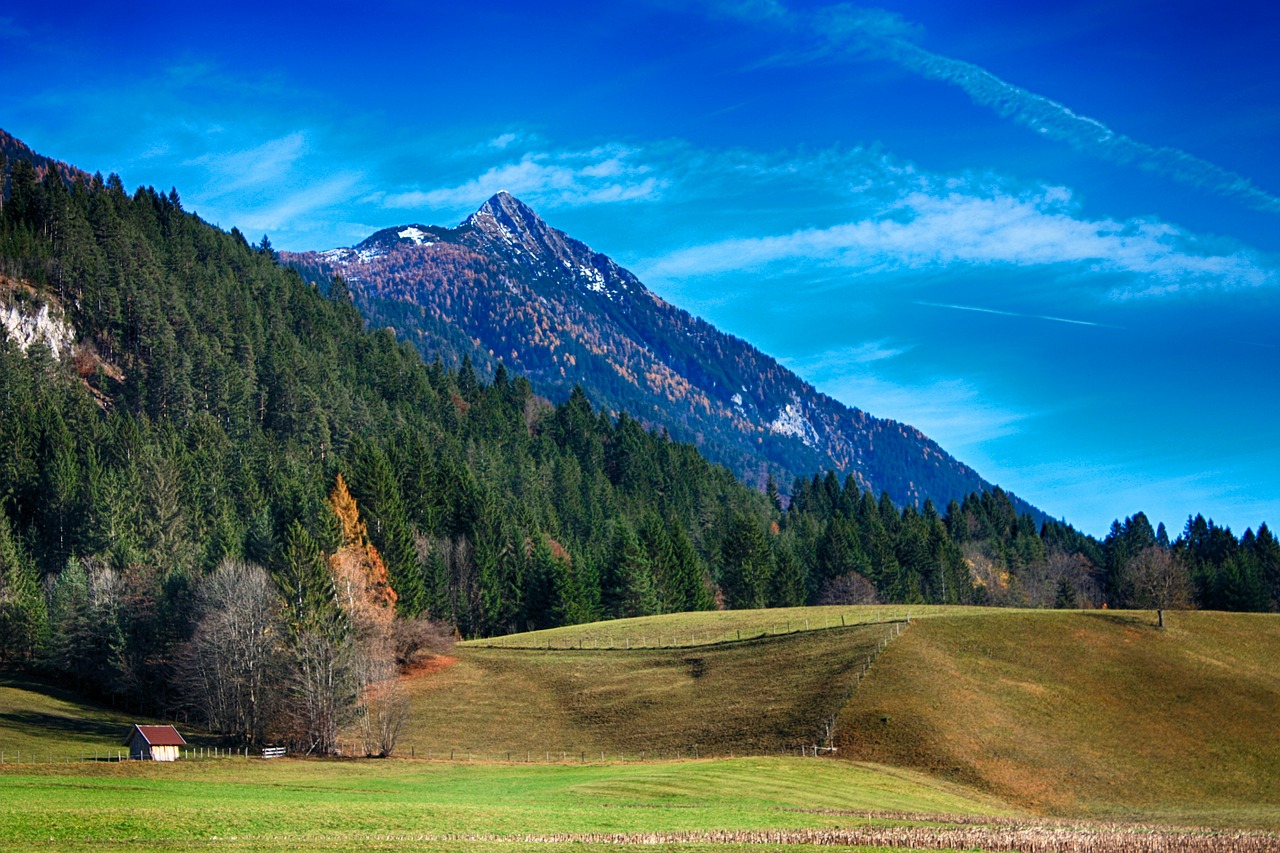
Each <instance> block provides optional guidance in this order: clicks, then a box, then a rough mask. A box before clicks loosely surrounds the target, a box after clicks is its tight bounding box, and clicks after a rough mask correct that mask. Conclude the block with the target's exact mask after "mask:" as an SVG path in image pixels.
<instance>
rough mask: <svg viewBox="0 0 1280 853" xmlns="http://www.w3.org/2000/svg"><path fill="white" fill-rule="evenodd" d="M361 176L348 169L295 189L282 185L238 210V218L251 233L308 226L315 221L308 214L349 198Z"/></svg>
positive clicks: (241, 225) (299, 228)
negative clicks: (262, 200)
mask: <svg viewBox="0 0 1280 853" xmlns="http://www.w3.org/2000/svg"><path fill="white" fill-rule="evenodd" d="M361 180H362V178H361V176H360V175H358V174H354V173H347V174H340V175H335V176H333V177H330V178H328V179H326V180H323V181H320V182H318V183H308V184H307V185H306V186H304V187H302V188H300V189H296V190H295V189H289V188H287V187H282V188H280V190H279V192H278V194H277V195H275V196H273V197H272V198H270V199H268V200H267V201H266V202H265V203H263V204H262V205H260V206H256V207H246V208H241V209H240V210H239V211H238V212H237V222H238V223H239V224H240V227H241V228H249V229H251V232H252V233H256V232H258V231H276V230H278V229H282V228H288V229H293V230H297V231H305V230H308V229H309V228H311V227H314V225H315V223H311V222H308V221H307V220H308V219H309V218H311V217H312V216H314V215H315V214H316V213H317V212H319V211H328V210H329V209H330V208H331V207H333V206H334V205H335V204H338V203H340V202H342V201H343V200H345V199H349V198H350V197H351V195H352V192H353V190H354V189H355V188H356V187H357V186H358V185H359V184H360V182H361Z"/></svg>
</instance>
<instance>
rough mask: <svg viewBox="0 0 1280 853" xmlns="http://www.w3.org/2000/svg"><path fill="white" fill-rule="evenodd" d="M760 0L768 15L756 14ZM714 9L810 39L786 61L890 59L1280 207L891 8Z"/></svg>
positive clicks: (1032, 117)
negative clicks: (929, 32) (1012, 78)
mask: <svg viewBox="0 0 1280 853" xmlns="http://www.w3.org/2000/svg"><path fill="white" fill-rule="evenodd" d="M762 7H763V8H764V9H766V10H767V12H768V14H767V15H762V14H760V12H761V8H762ZM713 9H714V11H715V13H716V14H718V15H723V16H731V17H735V18H738V19H740V20H745V21H750V22H753V23H760V22H762V21H767V22H768V24H769V26H774V27H777V26H785V27H787V28H789V29H791V30H792V31H794V32H798V33H800V34H801V35H802V36H803V37H805V38H806V39H808V40H809V43H810V45H811V46H810V47H809V48H807V49H805V50H802V51H801V52H799V53H797V54H793V55H792V56H790V57H789V61H810V60H813V59H815V58H819V57H827V58H830V57H833V56H835V57H847V58H856V59H866V58H872V59H883V60H888V61H890V62H893V63H895V64H897V65H898V66H900V67H902V68H905V69H906V70H908V71H910V72H912V73H914V74H919V75H920V76H922V77H925V78H927V79H930V80H938V81H940V82H943V83H949V84H951V85H953V86H957V87H958V88H960V89H962V90H963V91H964V92H965V93H966V94H968V95H969V97H970V98H972V99H973V100H974V102H975V103H978V104H980V105H982V106H984V107H987V108H989V109H991V110H994V111H995V112H996V113H998V114H999V115H1001V116H1003V117H1005V118H1008V119H1011V120H1013V121H1015V122H1017V123H1018V124H1021V125H1023V126H1025V127H1029V128H1031V129H1032V130H1033V131H1035V132H1036V133H1038V134H1040V135H1042V136H1044V137H1046V138H1049V139H1054V140H1057V141H1059V142H1064V143H1066V144H1068V145H1070V146H1071V147H1073V148H1075V149H1076V150H1078V151H1082V152H1084V153H1086V154H1089V155H1091V156H1094V157H1098V158H1101V159H1103V160H1106V161H1108V162H1111V163H1115V164H1118V165H1123V166H1136V167H1137V168H1140V169H1143V170H1146V171H1150V172H1154V173H1157V174H1160V175H1164V176H1165V177H1168V178H1171V179H1173V180H1175V181H1178V182H1179V183H1183V184H1187V185H1190V186H1194V187H1197V188H1199V189H1202V190H1205V191H1208V192H1212V193H1215V194H1217V195H1220V196H1224V197H1227V198H1231V199H1234V200H1236V201H1238V202H1240V203H1242V204H1245V205H1247V206H1249V207H1252V208H1254V209H1256V210H1262V211H1266V212H1269V213H1280V198H1277V197H1276V196H1275V195H1272V194H1271V193H1269V192H1267V191H1265V190H1263V189H1260V188H1259V187H1257V186H1255V185H1254V184H1253V182H1252V181H1250V180H1249V179H1248V178H1247V177H1245V176H1244V175H1240V174H1237V173H1236V172H1233V171H1231V170H1229V169H1224V168H1223V167H1221V166H1218V165H1216V164H1214V163H1211V162H1209V161H1207V160H1204V159H1201V158H1199V157H1196V156H1195V155H1193V154H1189V153H1187V152H1186V151H1182V150H1179V149H1177V148H1171V147H1166V146H1158V145H1151V144H1149V143H1146V142H1140V141H1138V140H1136V139H1134V138H1132V137H1130V136H1126V135H1125V134H1123V133H1119V132H1117V131H1115V130H1113V129H1112V128H1110V127H1108V126H1107V125H1106V124H1104V123H1103V122H1101V121H1098V120H1097V119H1094V118H1090V117H1088V116H1085V115H1081V114H1079V113H1077V112H1075V111H1074V110H1072V109H1071V108H1070V107H1068V106H1067V105H1065V104H1062V103H1059V102H1058V101H1055V100H1053V99H1051V98H1047V97H1045V96H1044V95H1040V94H1037V93H1035V92H1032V91H1030V90H1028V89H1024V88H1023V87H1021V86H1018V85H1016V84H1014V83H1010V82H1009V81H1007V80H1004V79H1001V78H1000V77H997V76H996V75H995V74H992V73H991V72H990V71H988V70H986V69H985V68H982V67H980V66H978V65H974V64H973V63H971V62H965V61H964V60H961V59H955V58H953V57H950V56H944V55H942V54H939V53H935V52H933V51H930V50H927V49H925V48H923V47H921V46H920V45H919V44H917V41H918V40H919V39H920V38H921V35H922V32H921V29H920V27H918V26H917V25H915V24H913V23H911V22H909V21H907V20H905V19H904V18H902V17H901V16H900V15H897V14H896V13H893V12H888V11H885V10H883V9H874V8H864V7H857V6H852V5H849V4H843V3H842V4H838V5H834V6H828V7H825V8H821V9H818V10H815V11H813V12H808V11H796V10H789V9H785V8H784V7H782V6H781V5H780V4H779V3H776V2H769V3H765V4H760V3H716V4H713Z"/></svg>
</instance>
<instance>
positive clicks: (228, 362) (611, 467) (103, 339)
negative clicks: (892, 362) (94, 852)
mask: <svg viewBox="0 0 1280 853" xmlns="http://www.w3.org/2000/svg"><path fill="white" fill-rule="evenodd" d="M0 299H3V301H5V302H6V303H7V304H13V305H19V306H20V307H23V309H24V310H29V311H34V310H35V309H37V308H38V307H39V306H41V305H51V306H56V307H58V308H59V309H60V310H61V311H62V312H65V315H66V316H67V318H68V319H69V321H70V322H71V323H72V324H73V325H74V326H75V329H76V331H77V345H76V349H75V352H74V354H73V355H72V356H71V357H67V358H64V359H62V360H58V359H55V358H54V357H53V355H52V353H51V352H50V351H49V349H48V348H47V347H43V346H39V345H36V346H33V347H31V348H30V349H28V350H27V351H26V352H23V351H22V350H20V349H19V348H18V347H17V345H16V344H15V343H14V342H12V341H9V340H8V339H5V340H2V341H0V664H3V665H7V666H21V667H27V668H31V669H36V670H40V671H43V672H45V673H47V674H49V675H51V676H54V677H56V678H58V679H60V680H62V681H63V682H65V683H68V684H70V685H72V686H74V687H76V688H78V689H80V690H83V691H85V692H86V693H90V694H94V695H97V696H99V697H101V698H103V699H105V700H108V701H114V702H117V703H123V704H126V705H128V706H130V707H134V708H137V709H139V710H146V711H150V712H155V713H165V714H175V713H180V712H184V711H185V712H187V713H189V714H195V715H198V716H199V718H201V719H202V720H204V722H205V723H207V724H208V725H209V726H210V727H211V728H213V729H214V730H216V731H220V732H223V733H224V734H226V736H227V737H228V738H231V739H234V740H237V741H243V742H255V743H261V742H264V741H268V740H271V741H277V742H279V741H288V742H290V743H293V744H295V745H297V746H298V747H299V748H303V749H310V750H314V751H319V752H326V751H331V750H332V749H334V748H335V744H336V733H337V731H338V730H339V729H341V728H343V727H345V726H350V725H358V726H359V727H360V728H361V730H362V731H363V732H364V733H365V739H364V748H365V749H366V751H368V752H370V753H372V754H378V753H381V752H386V751H389V749H390V748H391V747H392V746H393V745H394V734H395V730H396V728H397V726H398V721H402V719H403V697H401V696H399V695H398V694H397V693H396V687H395V685H396V683H397V682H396V679H395V678H394V675H395V674H396V673H397V672H400V671H403V670H404V669H405V668H411V667H412V666H413V665H414V664H415V662H416V661H417V660H418V659H419V658H420V656H421V655H422V654H424V653H430V652H431V651H432V650H439V649H440V648H442V647H444V646H445V645H447V643H448V640H449V637H450V636H466V637H471V636H491V635H496V634H503V633H509V632H513V631H521V630H528V629H536V628H545V627H551V626H555V625H563V624H573V623H581V622H588V621H594V620H597V619H606V618H617V617H623V616H638V615H646V614H651V613H663V612H676V611H685V610H695V609H704V608H713V607H735V608H742V607H770V606H784V605H799V604H806V603H824V602H826V603H838V602H857V601H883V602H901V603H916V602H919V603H926V602H930V603H974V604H997V605H1030V606H1101V605H1102V604H1104V603H1105V604H1107V605H1108V606H1125V605H1131V604H1142V603H1143V602H1144V601H1146V600H1147V599H1145V598H1143V596H1144V595H1146V594H1147V593H1146V592H1144V590H1146V589H1147V588H1148V587H1147V586H1146V585H1144V584H1143V583H1139V582H1138V580H1140V579H1141V578H1142V577H1143V574H1142V572H1143V571H1145V569H1144V568H1143V567H1144V566H1145V565H1146V563H1150V562H1151V561H1152V559H1153V555H1166V556H1167V558H1168V559H1167V560H1164V558H1163V557H1154V559H1155V560H1156V561H1157V562H1159V561H1160V560H1164V562H1163V563H1162V565H1171V566H1173V568H1174V574H1175V575H1176V574H1177V573H1178V572H1185V579H1186V585H1185V587H1183V592H1184V593H1185V596H1184V598H1185V600H1186V601H1188V602H1193V603H1196V604H1199V605H1201V606H1206V607H1222V608H1228V609H1263V610H1265V609H1275V608H1276V606H1277V601H1278V599H1280V582H1278V579H1280V560H1278V559H1277V546H1276V541H1275V538H1274V537H1273V535H1272V534H1271V533H1270V531H1268V530H1267V528H1266V527H1265V525H1263V526H1262V527H1260V528H1259V529H1258V531H1257V532H1256V533H1255V532H1253V531H1247V532H1246V534H1245V535H1244V537H1242V538H1240V539H1237V538H1236V537H1235V536H1234V535H1233V534H1231V532H1230V531H1229V530H1227V529H1225V528H1221V527H1217V526H1215V525H1213V524H1212V523H1211V522H1206V521H1204V520H1203V519H1193V520H1191V521H1190V522H1188V525H1187V529H1186V530H1185V531H1184V533H1183V535H1182V536H1180V537H1179V538H1178V539H1177V540H1176V541H1174V542H1170V541H1169V540H1168V536H1167V535H1165V534H1164V533H1163V528H1161V529H1160V530H1155V531H1153V530H1151V529H1150V525H1149V523H1147V522H1146V519H1145V517H1143V516H1141V514H1139V515H1138V516H1134V517H1133V518H1131V519H1128V520H1126V521H1125V522H1124V523H1123V524H1119V523H1118V524H1117V526H1116V528H1114V529H1113V530H1112V532H1111V534H1110V535H1109V536H1108V537H1107V538H1106V539H1105V540H1104V541H1102V542H1098V541H1096V540H1094V539H1092V538H1090V537H1088V536H1085V535H1083V534H1081V533H1079V532H1078V531H1076V530H1074V529H1073V528H1072V527H1070V526H1069V525H1067V524H1065V523H1062V522H1048V523H1046V524H1043V525H1039V526H1038V525H1037V524H1036V523H1035V521H1034V520H1033V519H1032V518H1030V517H1029V516H1025V515H1023V516H1019V515H1018V514H1017V513H1016V511H1015V509H1014V504H1013V502H1012V501H1011V500H1010V498H1009V496H1008V495H1006V494H1004V493H1003V492H1001V491H999V490H998V489H997V490H995V491H992V492H985V493H981V494H974V495H970V496H969V497H967V498H965V499H964V500H963V501H960V502H952V503H951V504H950V505H949V506H948V507H947V508H946V510H945V512H943V513H941V514H940V513H939V512H938V511H937V510H936V509H935V508H934V507H933V505H932V504H931V503H928V502H926V503H925V504H924V505H923V506H922V507H920V508H918V509H917V508H916V507H912V506H908V507H905V508H899V507H897V506H895V505H894V503H893V502H892V501H891V500H890V499H889V498H888V497H887V496H885V495H881V496H880V497H876V496H874V495H872V494H871V493H869V492H866V491H864V490H862V489H860V488H859V487H858V485H857V483H856V482H855V481H854V480H852V479H851V478H850V479H846V480H845V481H844V482H843V483H842V482H840V481H839V480H838V478H837V477H836V475H835V474H833V473H828V474H820V475H814V476H813V477H811V478H798V479H797V480H796V481H795V482H794V483H793V484H792V487H791V490H790V495H789V500H788V498H787V497H785V496H784V495H782V494H781V493H780V492H779V489H778V488H777V487H776V485H774V484H773V483H772V482H770V484H769V487H768V488H767V489H766V490H765V491H764V492H760V491H757V490H755V489H751V488H748V487H746V486H744V485H743V484H742V483H741V482H739V481H738V480H736V479H735V478H734V477H733V476H732V475H731V474H730V473H729V472H728V471H727V470H725V469H724V468H722V467H719V466H715V465H711V464H709V463H708V462H707V461H706V460H705V459H703V457H702V456H700V455H699V454H698V452H697V451H696V449H695V448H694V447H693V446H692V445H688V444H683V443H678V442H674V441H672V440H671V439H670V438H669V437H668V436H666V435H665V434H663V433H660V432H653V431H648V430H646V429H644V428H643V427H642V426H641V425H640V423H639V422H638V421H636V420H635V419H633V418H631V417H629V416H628V415H627V414H625V413H620V414H617V415H616V416H615V415H611V414H609V413H607V412H602V411H598V410H595V409H593V407H592V406H591V404H590V403H589V401H588V400H587V398H586V395H585V394H583V393H582V392H581V390H580V389H578V390H574V391H573V392H572V393H571V394H569V396H568V398H567V399H566V400H564V401H562V402H560V403H559V404H558V405H553V404H552V403H550V402H549V401H547V400H544V399H541V398H539V397H538V396H536V395H535V394H534V393H533V391H532V389H531V387H530V385H529V383H528V381H527V380H525V379H524V378H522V377H512V376H511V375H509V374H508V373H507V371H506V368H505V367H504V366H503V365H501V364H499V365H498V366H497V367H496V369H495V371H494V373H493V375H492V378H490V379H483V380H482V378H481V377H480V375H479V374H478V373H477V371H476V370H475V369H473V367H472V365H471V364H470V363H469V362H467V361H465V360H464V361H463V362H462V363H461V365H460V366H458V367H457V368H446V367H445V366H444V365H443V364H441V363H440V362H439V361H436V362H434V363H431V364H427V363H424V362H423V360H422V358H421V357H420V356H419V355H418V353H417V352H416V351H415V350H414V349H413V348H412V347H411V346H410V345H408V344H407V343H405V342H403V341H400V340H397V338H396V336H395V335H394V334H392V333H391V332H389V331H388V330H385V329H369V328H366V327H365V323H364V321H363V319H362V317H361V315H360V314H359V312H358V311H357V310H356V308H355V307H354V306H353V304H352V302H351V298H350V291H349V289H348V288H347V287H346V286H345V283H343V282H342V281H340V280H337V281H334V282H331V283H330V284H329V286H328V287H326V288H324V289H323V292H322V291H321V289H320V288H317V287H316V286H314V285H312V284H309V283H307V282H305V281H304V280H303V279H302V278H301V277H300V276H299V275H298V273H297V272H296V271H294V270H292V269H289V268H286V267H283V266H281V265H280V264H279V263H278V259H277V258H276V256H275V253H274V251H273V250H272V248H271V246H270V242H269V240H268V239H267V238H265V237H264V238H263V239H262V240H261V241H260V242H258V243H256V244H250V243H249V242H248V241H247V240H246V239H245V238H244V237H243V235H241V234H240V233H239V232H237V231H235V230H234V229H233V230H232V231H231V232H229V233H228V232H223V231H221V230H219V229H217V228H215V227H213V226H211V225H209V224H207V223H205V222H203V221H201V220H200V219H199V218H198V217H196V216H194V215H192V214H191V213H188V212H187V211H185V210H184V209H183V207H182V204H181V200H180V199H179V197H178V194H177V192H176V191H171V192H169V193H167V194H165V193H159V192H156V191H154V190H152V189H150V188H141V189H139V190H137V191H136V192H134V193H132V194H129V193H126V192H125V190H124V187H123V184H122V182H121V181H120V180H119V178H117V177H115V176H110V177H108V178H107V179H105V180H104V179H103V178H101V176H94V177H92V178H89V179H76V180H70V181H69V180H67V179H65V178H64V177H62V176H60V175H59V174H57V173H49V174H46V175H45V176H44V177H43V178H41V177H40V176H38V175H37V174H36V172H35V170H34V169H32V168H31V167H30V164H28V163H26V162H25V161H23V160H21V159H16V160H14V161H12V162H10V163H9V164H8V167H7V168H6V183H5V192H4V194H3V207H2V208H0ZM1148 534H1149V535H1148ZM1152 549H1155V550H1152ZM1144 561H1145V563H1144ZM1179 577H1180V575H1179ZM442 626H444V627H442Z"/></svg>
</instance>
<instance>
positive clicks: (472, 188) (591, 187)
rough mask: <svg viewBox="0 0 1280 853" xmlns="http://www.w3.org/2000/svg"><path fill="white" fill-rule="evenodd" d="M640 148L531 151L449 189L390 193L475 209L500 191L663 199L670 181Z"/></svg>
mask: <svg viewBox="0 0 1280 853" xmlns="http://www.w3.org/2000/svg"><path fill="white" fill-rule="evenodd" d="M638 153H639V152H637V151H636V150H634V149H630V148H623V147H621V146H606V147H601V148H594V149H590V150H587V151H563V152H553V153H550V152H529V153H526V154H524V155H523V156H522V157H521V158H520V159H519V160H515V161H509V162H506V163H503V164H501V165H498V166H492V167H490V168H488V169H486V170H485V171H484V172H482V173H481V174H480V175H478V176H477V177H475V178H472V179H471V180H469V181H465V182H463V183H461V184H456V185H454V186H449V187H440V188H437V189H431V190H409V191H406V192H400V193H391V194H388V195H387V196H386V197H385V198H384V199H383V200H382V204H383V205H384V206H385V207H388V208H429V209H445V210H456V209H459V208H463V209H470V208H473V207H476V206H478V205H480V204H482V203H483V202H484V201H485V200H486V199H488V198H489V197H490V196H492V195H493V194H494V193H496V192H498V191H499V190H506V191H507V192H510V193H511V194H513V195H516V196H519V197H520V198H521V199H522V200H524V201H527V202H529V203H532V204H534V205H535V206H543V207H555V206H558V205H578V204H607V203H612V202H619V201H633V200H639V199H653V198H657V197H658V196H659V195H660V194H661V193H662V191H663V190H664V189H665V187H666V186H667V181H665V180H663V179H662V178H659V177H658V176H656V175H654V174H652V172H653V171H654V170H653V168H652V167H651V166H649V165H648V164H646V163H644V162H641V161H640V160H639V159H638V157H637V155H638Z"/></svg>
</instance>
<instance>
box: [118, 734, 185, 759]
mask: <svg viewBox="0 0 1280 853" xmlns="http://www.w3.org/2000/svg"><path fill="white" fill-rule="evenodd" d="M124 742H125V744H126V745H128V747H129V757H130V758H132V759H135V760H138V761H177V760H178V755H179V750H181V748H182V747H184V746H186V745H187V742H186V741H185V740H183V739H182V735H180V734H178V730H177V729H175V728H174V727H173V726H136V725H135V726H134V727H133V729H131V730H130V732H129V736H128V737H127V738H125V740H124Z"/></svg>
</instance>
